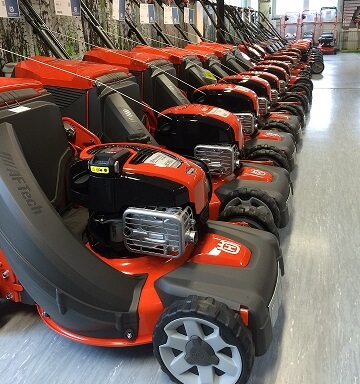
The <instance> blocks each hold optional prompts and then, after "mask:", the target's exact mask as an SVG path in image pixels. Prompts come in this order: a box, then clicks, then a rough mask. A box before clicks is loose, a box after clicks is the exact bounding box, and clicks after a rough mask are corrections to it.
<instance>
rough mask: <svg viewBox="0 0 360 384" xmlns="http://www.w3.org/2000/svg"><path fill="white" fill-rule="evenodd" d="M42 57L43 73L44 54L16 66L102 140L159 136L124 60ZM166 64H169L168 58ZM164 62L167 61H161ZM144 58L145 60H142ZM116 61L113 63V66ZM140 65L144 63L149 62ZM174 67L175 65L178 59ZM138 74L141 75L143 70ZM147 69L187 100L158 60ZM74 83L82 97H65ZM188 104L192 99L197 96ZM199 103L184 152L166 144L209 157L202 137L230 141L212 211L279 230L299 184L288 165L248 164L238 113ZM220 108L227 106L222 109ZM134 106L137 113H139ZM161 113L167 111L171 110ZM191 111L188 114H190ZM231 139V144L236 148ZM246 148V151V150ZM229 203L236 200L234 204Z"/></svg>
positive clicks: (281, 159)
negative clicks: (145, 118)
mask: <svg viewBox="0 0 360 384" xmlns="http://www.w3.org/2000/svg"><path fill="white" fill-rule="evenodd" d="M43 60H44V62H45V63H46V62H48V63H51V65H52V67H50V68H46V69H44V70H43V71H42V73H41V74H40V75H37V73H39V72H38V71H37V69H38V67H40V66H41V61H40V62H39V63H37V62H33V61H30V60H28V61H26V62H21V63H19V64H18V65H17V66H16V68H15V73H16V74H17V75H20V76H32V77H36V78H38V79H41V81H42V82H43V84H44V86H45V87H46V88H47V89H48V90H49V91H50V92H51V93H52V94H53V96H54V98H55V100H57V103H58V104H59V105H61V106H63V108H62V114H63V115H64V116H68V117H71V118H72V119H74V120H76V121H80V122H83V121H84V122H86V123H87V127H86V128H88V129H89V130H90V131H92V132H93V133H96V134H97V135H98V137H100V138H101V139H102V141H103V142H108V141H118V140H126V141H132V142H136V141H137V142H141V141H142V142H149V140H152V143H156V142H155V141H154V139H153V138H152V137H151V136H150V135H149V132H148V131H147V130H146V129H145V127H144V126H143V125H142V123H141V121H140V117H141V113H142V111H141V104H140V103H136V102H134V100H135V101H136V100H137V99H138V96H137V94H136V92H138V91H136V89H137V88H136V84H134V82H133V77H132V76H130V77H129V76H128V77H126V76H125V74H123V75H120V74H121V73H120V72H119V67H114V66H109V65H105V66H104V65H103V64H101V65H99V64H94V63H89V62H79V63H78V62H76V61H75V62H72V61H61V60H54V59H48V60H47V61H46V60H45V59H43ZM78 64H79V65H78ZM163 64H164V66H168V62H166V61H164V62H163ZM158 65H160V64H159V63H158ZM56 66H57V67H56ZM142 66H145V65H144V64H142ZM58 67H60V68H66V69H67V70H68V71H69V69H70V68H72V71H74V72H73V73H74V74H75V73H79V72H80V70H81V71H84V72H86V73H87V75H88V78H86V79H83V78H82V77H80V78H79V79H78V80H77V81H75V80H74V79H76V76H75V75H74V77H70V78H69V75H68V73H66V72H63V71H60V70H59V69H58ZM110 68H111V69H112V71H109V69H110ZM140 68H141V69H142V67H140ZM169 68H170V69H172V68H173V67H169ZM55 70H56V71H55ZM101 70H102V71H103V72H101ZM92 71H93V74H92V73H91V72H92ZM55 73H56V76H55ZM106 73H109V75H105V74H106ZM119 73H120V74H119ZM110 74H111V76H110ZM134 74H135V76H138V75H139V74H136V73H134ZM140 74H141V75H143V76H144V78H143V79H142V81H144V82H146V83H150V84H151V83H154V84H155V86H154V87H155V88H156V89H157V92H165V90H166V92H171V94H172V95H174V97H175V96H176V97H178V96H179V97H181V98H179V100H183V98H184V96H183V95H182V93H181V92H179V91H178V90H177V88H175V87H174V85H173V83H172V82H171V81H170V80H169V79H168V77H167V76H165V73H164V72H162V71H159V70H157V68H155V72H154V74H153V76H150V75H151V72H150V74H148V73H147V71H143V70H141V72H140ZM90 76H92V77H93V79H94V81H91V80H90V79H89V77H90ZM54 79H56V80H54ZM107 80H108V81H109V83H107V85H108V87H106V86H105V85H104V84H103V83H100V81H102V82H104V81H107ZM51 84H52V85H51ZM94 84H98V86H95V87H94ZM166 86H168V88H166ZM74 89H77V90H78V92H79V93H76V95H77V97H76V98H75V99H74V103H73V104H71V103H68V104H67V105H63V104H62V100H64V95H65V94H69V96H70V97H71V95H73V94H74ZM80 89H82V91H81V92H82V93H80ZM147 89H148V88H147ZM115 91H117V92H119V93H116V92H115ZM176 91H177V93H176ZM121 95H123V96H124V97H122V96H121ZM80 96H81V97H80ZM126 96H130V98H129V99H128V98H127V97H126ZM70 97H69V98H67V100H69V99H70ZM147 98H153V99H154V100H155V96H154V95H153V93H152V92H149V93H148V95H147ZM87 100H89V104H90V102H91V107H90V106H89V107H87V106H86V105H87ZM164 102H167V101H159V102H158V103H159V105H161V103H164ZM186 105H187V106H189V107H191V105H190V104H186ZM195 108H197V113H195V112H194V111H193V112H192V114H195V115H199V116H200V115H201V114H203V117H202V119H203V122H202V126H201V129H200V131H199V126H198V123H197V121H195V120H194V119H192V120H188V123H187V128H186V129H182V131H181V133H180V132H178V138H180V137H181V140H182V141H185V142H187V143H188V148H187V151H186V152H183V151H182V148H180V147H177V146H176V145H175V142H174V143H168V142H166V143H165V142H164V141H160V142H159V144H161V145H166V146H167V148H168V149H171V150H174V151H175V152H178V153H181V154H184V155H187V156H194V155H195V156H196V157H197V158H199V159H200V160H204V158H202V157H201V156H200V155H199V154H198V153H196V154H195V152H194V151H195V147H196V146H198V145H200V144H203V145H204V144H205V145H206V144H209V145H214V144H222V145H225V147H226V148H225V147H217V148H216V149H217V151H218V154H219V153H221V152H223V155H224V157H223V158H222V162H221V163H220V164H219V162H216V163H217V164H218V165H217V167H218V171H217V181H216V188H214V195H213V198H212V201H211V204H210V207H211V210H210V217H211V219H219V220H226V221H237V222H238V221H240V222H245V223H247V224H248V225H250V226H255V227H257V228H262V229H266V230H269V231H271V232H272V233H274V234H277V229H276V226H277V227H280V228H282V227H284V226H286V225H287V224H288V222H289V212H290V210H291V195H292V191H291V187H290V185H289V183H290V179H289V175H288V173H287V172H286V171H284V170H282V169H278V168H277V167H271V166H266V165H258V164H247V165H246V166H245V164H242V163H241V162H240V159H241V160H243V159H244V156H243V153H244V151H243V135H242V130H241V126H240V123H239V121H238V119H237V118H236V117H235V116H234V115H233V114H231V113H229V112H226V111H222V113H225V114H226V116H227V120H228V122H226V121H225V122H224V121H221V119H220V116H219V115H216V114H211V113H209V114H208V113H204V112H203V109H204V106H196V107H195ZM139 109H140V111H139ZM210 109H213V107H207V110H210ZM215 109H216V108H215ZM217 110H218V111H219V112H220V109H217ZM92 111H98V113H96V114H94V113H92ZM133 111H137V112H138V113H137V114H136V113H135V112H133ZM139 112H140V113H139ZM182 114H184V115H186V114H187V110H186V108H185V109H183V110H182V109H178V110H177V112H176V115H177V118H182ZM160 116H164V113H162V114H161V115H160ZM184 118H186V119H188V116H185V117H184ZM171 119H173V117H171V118H170V117H168V118H167V120H169V121H170V120H171ZM219 120H220V121H219ZM225 120H226V119H225ZM174 121H175V119H174ZM210 130H212V131H213V133H214V135H215V136H214V137H217V143H215V142H214V138H213V137H212V136H209V132H210ZM223 132H226V133H225V134H224V133H223ZM229 132H230V133H229ZM159 138H160V136H159ZM229 145H230V147H231V150H230V152H229ZM240 151H241V156H239V154H240ZM247 152H248V157H249V158H253V159H254V160H262V161H264V160H265V161H266V160H269V159H271V160H272V162H276V164H279V165H287V160H286V157H285V155H283V154H281V153H277V152H274V151H272V149H271V147H270V146H269V145H268V146H267V147H265V148H264V147H261V148H256V147H254V150H253V151H252V153H251V154H250V151H248V150H247ZM259 156H261V159H259ZM205 160H206V161H208V160H209V158H208V157H206V159H205ZM228 161H230V164H228ZM235 169H237V171H236V173H234V171H235ZM212 170H213V171H214V163H212ZM219 176H221V178H219ZM220 187H221V188H220ZM227 208H231V210H228V209H227Z"/></svg>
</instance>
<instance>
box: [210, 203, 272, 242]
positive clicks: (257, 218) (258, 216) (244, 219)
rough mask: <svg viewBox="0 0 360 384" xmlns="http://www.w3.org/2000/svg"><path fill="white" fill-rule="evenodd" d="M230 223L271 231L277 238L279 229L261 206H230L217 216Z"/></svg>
mask: <svg viewBox="0 0 360 384" xmlns="http://www.w3.org/2000/svg"><path fill="white" fill-rule="evenodd" d="M217 220H220V221H226V222H231V223H245V224H246V225H248V226H249V227H250V228H256V229H260V230H262V231H267V232H270V233H272V234H273V235H274V236H276V237H277V239H278V240H279V231H278V229H277V228H276V225H275V223H274V220H273V216H272V214H271V213H270V212H268V211H267V210H265V209H263V208H262V207H259V208H256V207H243V206H241V205H240V206H231V207H229V208H226V209H225V210H224V211H222V212H221V213H220V215H219V217H218V218H217Z"/></svg>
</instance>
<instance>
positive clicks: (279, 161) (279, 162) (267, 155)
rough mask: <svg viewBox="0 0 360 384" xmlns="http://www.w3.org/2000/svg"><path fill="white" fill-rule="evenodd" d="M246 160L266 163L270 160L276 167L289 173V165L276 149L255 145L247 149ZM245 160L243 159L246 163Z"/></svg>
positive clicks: (284, 156)
mask: <svg viewBox="0 0 360 384" xmlns="http://www.w3.org/2000/svg"><path fill="white" fill-rule="evenodd" d="M246 159H248V160H256V161H268V160H271V161H272V162H273V163H274V165H275V166H276V167H281V168H284V169H286V170H287V171H288V172H290V164H289V160H288V159H287V157H286V155H285V154H283V153H282V152H281V151H280V150H279V149H278V148H276V147H273V146H270V145H269V146H267V145H263V146H260V145H257V146H255V147H253V148H249V150H248V152H247V154H246ZM246 159H244V160H245V161H246Z"/></svg>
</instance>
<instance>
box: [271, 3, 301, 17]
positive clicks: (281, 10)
mask: <svg viewBox="0 0 360 384" xmlns="http://www.w3.org/2000/svg"><path fill="white" fill-rule="evenodd" d="M303 8H304V1H303V0H293V1H288V0H276V2H275V7H274V9H275V13H276V15H279V16H280V15H285V13H288V12H299V13H300V12H301V11H302V10H303Z"/></svg>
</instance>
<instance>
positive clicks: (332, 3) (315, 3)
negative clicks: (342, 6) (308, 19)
mask: <svg viewBox="0 0 360 384" xmlns="http://www.w3.org/2000/svg"><path fill="white" fill-rule="evenodd" d="M337 3H338V2H337V0H309V9H311V10H314V11H320V8H321V7H337V5H338V4H337Z"/></svg>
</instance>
